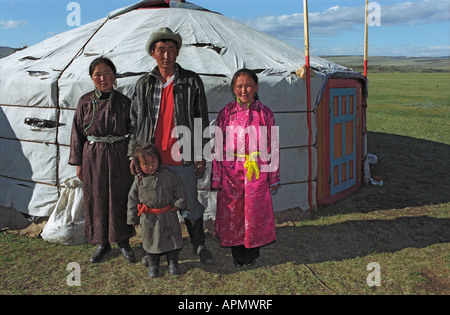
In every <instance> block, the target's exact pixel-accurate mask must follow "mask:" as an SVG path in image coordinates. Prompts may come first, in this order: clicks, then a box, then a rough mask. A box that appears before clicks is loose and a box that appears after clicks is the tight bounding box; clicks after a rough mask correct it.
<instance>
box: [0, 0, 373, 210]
mask: <svg viewBox="0 0 450 315" xmlns="http://www.w3.org/2000/svg"><path fill="white" fill-rule="evenodd" d="M161 27H170V28H171V29H172V30H173V31H175V32H177V33H179V34H181V36H182V37H183V46H182V48H181V51H180V55H179V57H178V60H177V62H178V63H179V64H180V65H182V66H183V67H184V68H186V69H189V70H192V71H195V72H197V73H198V74H200V76H201V78H202V79H203V82H204V84H205V89H206V94H207V98H208V106H209V111H210V120H211V122H213V121H214V119H215V117H216V115H217V114H218V112H219V110H220V109H221V108H222V107H223V106H225V105H226V104H227V103H228V102H230V101H231V100H232V93H231V88H230V81H231V77H232V76H233V74H234V73H235V72H236V71H237V70H238V69H241V68H248V69H252V70H255V71H256V72H257V73H258V77H259V79H260V91H259V92H260V93H259V94H260V99H261V101H262V102H263V103H264V104H266V105H267V106H269V107H270V108H271V109H272V111H273V112H274V114H275V118H276V121H277V125H278V126H279V134H280V152H281V153H280V159H281V163H280V170H281V188H280V189H279V191H278V193H277V194H275V195H274V196H273V200H274V207H275V212H276V213H277V215H278V217H279V218H281V217H283V213H284V214H287V213H289V214H290V215H295V216H300V217H301V216H302V215H305V214H307V213H309V211H310V210H311V209H316V208H317V206H320V205H323V204H327V203H331V202H335V201H337V200H339V199H341V198H343V197H345V196H346V195H348V194H349V193H350V192H352V191H354V190H356V189H357V188H358V187H359V186H360V185H361V183H362V182H363V180H364V166H365V165H366V119H365V106H366V81H365V78H364V77H363V76H362V75H361V74H360V73H356V72H354V71H352V70H350V69H347V68H345V67H343V66H340V65H337V64H334V63H332V62H329V61H327V60H324V59H322V58H319V57H314V56H311V57H310V58H311V67H312V70H313V71H312V74H313V75H312V76H311V100H312V108H311V110H310V111H308V110H307V101H306V83H305V79H303V78H300V77H299V76H298V75H297V73H296V70H297V69H298V68H299V67H300V66H302V65H303V64H304V63H305V56H304V53H303V51H302V50H301V49H299V48H296V47H293V46H291V45H289V44H287V43H285V42H283V41H280V40H278V39H276V38H274V37H272V36H270V35H268V34H265V33H262V32H260V31H257V30H254V29H252V28H250V27H248V26H246V25H243V24H241V23H239V22H237V21H234V20H232V19H229V18H226V17H225V16H223V15H221V14H219V13H216V12H211V11H208V10H206V9H204V8H201V7H198V6H196V5H194V4H191V3H187V2H180V1H149V0H147V1H140V2H138V3H136V4H135V5H132V6H129V7H126V8H123V9H119V10H116V11H114V12H112V13H110V14H109V15H108V16H107V17H106V18H104V19H101V20H98V21H95V22H92V23H89V24H86V25H83V26H81V27H78V28H76V29H73V30H70V31H68V32H64V33H61V34H59V35H56V36H54V37H52V38H49V39H47V40H45V41H43V42H41V43H39V44H37V45H34V46H32V47H29V48H26V49H24V50H21V51H18V52H16V53H14V54H12V55H10V56H8V57H6V58H3V59H0V69H1V71H0V156H1V159H0V207H1V208H0V209H1V211H3V213H6V212H5V211H9V212H8V213H10V212H11V211H14V212H17V211H18V212H21V213H23V214H26V215H27V216H31V217H45V216H49V215H50V214H51V213H52V211H53V210H54V208H55V205H56V203H57V202H58V199H59V198H60V196H61V191H62V189H63V188H64V185H63V184H64V182H65V181H66V180H68V179H70V178H73V177H75V168H74V167H73V166H69V165H68V163H67V161H68V155H69V143H70V133H71V125H72V119H73V115H74V112H75V108H76V105H77V101H78V99H79V98H80V96H82V95H83V94H84V93H87V92H88V91H90V90H92V89H93V88H94V86H93V83H92V80H91V78H90V77H89V73H88V67H89V64H90V63H91V61H92V60H93V59H95V58H96V57H99V56H107V57H109V58H111V59H112V60H113V62H114V63H115V65H116V66H117V70H118V88H119V90H120V91H121V92H123V93H124V94H126V95H128V96H129V97H130V98H131V97H133V93H134V85H135V83H136V81H137V80H138V79H139V77H140V76H141V75H142V74H143V73H146V72H148V71H150V70H151V69H152V68H153V67H154V66H155V65H156V63H155V62H154V60H153V59H152V58H151V57H150V56H149V55H148V54H147V52H146V50H145V44H146V42H147V40H148V38H149V36H150V34H151V33H152V32H153V31H155V30H157V29H159V28H161ZM308 119H310V121H311V124H310V125H311V127H310V128H308ZM198 190H199V193H200V197H201V200H202V202H203V203H204V204H205V206H207V211H206V213H205V219H214V215H215V193H214V192H211V191H210V190H209V176H208V175H205V177H204V178H203V179H201V180H200V181H199V186H198ZM2 216H3V214H2Z"/></svg>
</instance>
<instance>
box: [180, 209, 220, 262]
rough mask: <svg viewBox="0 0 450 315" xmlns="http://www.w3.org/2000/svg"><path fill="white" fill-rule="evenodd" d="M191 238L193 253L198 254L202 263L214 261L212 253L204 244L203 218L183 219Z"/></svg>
mask: <svg viewBox="0 0 450 315" xmlns="http://www.w3.org/2000/svg"><path fill="white" fill-rule="evenodd" d="M184 222H185V224H186V228H187V230H188V233H189V237H190V239H191V243H192V246H193V251H194V255H199V256H200V261H201V262H202V263H204V264H207V265H208V264H211V263H212V262H213V261H214V258H213V255H212V254H211V252H210V251H209V250H208V249H207V248H206V245H205V230H204V228H203V218H199V219H197V220H188V219H185V220H184Z"/></svg>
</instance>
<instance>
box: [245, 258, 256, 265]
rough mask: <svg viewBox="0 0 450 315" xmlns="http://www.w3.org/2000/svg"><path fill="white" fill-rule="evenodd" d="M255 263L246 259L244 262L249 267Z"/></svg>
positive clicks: (253, 260)
mask: <svg viewBox="0 0 450 315" xmlns="http://www.w3.org/2000/svg"><path fill="white" fill-rule="evenodd" d="M255 262H256V259H248V260H246V261H245V265H246V266H249V267H250V266H253V265H254V264H255Z"/></svg>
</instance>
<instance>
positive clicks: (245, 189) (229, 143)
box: [211, 101, 280, 248]
mask: <svg viewBox="0 0 450 315" xmlns="http://www.w3.org/2000/svg"><path fill="white" fill-rule="evenodd" d="M249 126H254V127H255V128H254V129H253V130H255V131H256V132H255V133H254V134H253V136H252V133H251V132H248V130H251V129H250V128H251V127H250V128H248V127H249ZM259 126H265V127H263V128H266V130H267V132H266V134H264V133H261V132H260V128H259ZM272 126H275V119H274V116H273V113H272V111H271V110H270V109H269V108H268V107H266V106H264V105H263V104H261V103H260V102H259V101H255V102H254V103H253V104H252V105H251V106H250V108H249V109H242V108H241V107H240V106H239V104H238V102H237V101H234V102H231V103H230V104H228V105H227V106H225V108H223V109H222V110H221V111H220V113H219V115H218V117H217V127H219V128H220V129H221V131H222V135H223V143H222V144H220V143H219V144H217V142H220V139H219V141H217V139H216V146H215V150H216V151H215V158H214V160H213V165H212V174H211V186H212V188H216V189H220V190H219V191H218V193H217V212H216V223H215V235H216V236H217V237H218V238H219V239H220V244H221V245H222V246H237V245H244V246H245V247H246V248H254V247H259V246H262V245H265V244H268V243H271V242H273V241H275V240H276V233H275V220H274V215H273V206H272V196H271V194H270V186H271V185H275V184H277V183H279V182H280V171H279V167H278V164H279V145H278V134H277V133H276V132H272V128H271V127H272ZM245 130H247V132H245ZM216 137H217V134H216ZM254 140H256V141H254ZM272 141H274V145H273V146H271V142H272ZM263 142H264V143H263ZM220 147H222V150H220ZM218 151H220V152H218ZM257 151H260V155H259V156H258V158H257V162H258V165H259V168H260V173H259V179H256V176H255V175H253V176H252V179H251V180H249V179H248V177H247V169H246V168H245V160H246V158H244V157H243V156H244V155H247V157H248V155H249V154H251V153H253V152H257ZM264 151H265V152H267V153H268V154H269V155H270V154H271V155H270V156H268V157H269V158H271V160H269V159H268V157H267V156H266V157H264V156H263V152H264ZM219 153H223V156H221V157H220V154H219ZM274 160H276V161H275V162H274ZM271 162H274V163H272V164H271ZM269 165H272V166H275V167H272V168H268V166H269ZM264 168H266V169H267V170H264Z"/></svg>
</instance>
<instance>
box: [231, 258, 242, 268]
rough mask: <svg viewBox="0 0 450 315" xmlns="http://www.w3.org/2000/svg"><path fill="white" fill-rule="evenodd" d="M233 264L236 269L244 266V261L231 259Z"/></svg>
mask: <svg viewBox="0 0 450 315" xmlns="http://www.w3.org/2000/svg"><path fill="white" fill-rule="evenodd" d="M233 263H234V265H235V266H236V267H242V266H243V265H244V261H243V260H240V259H233Z"/></svg>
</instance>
